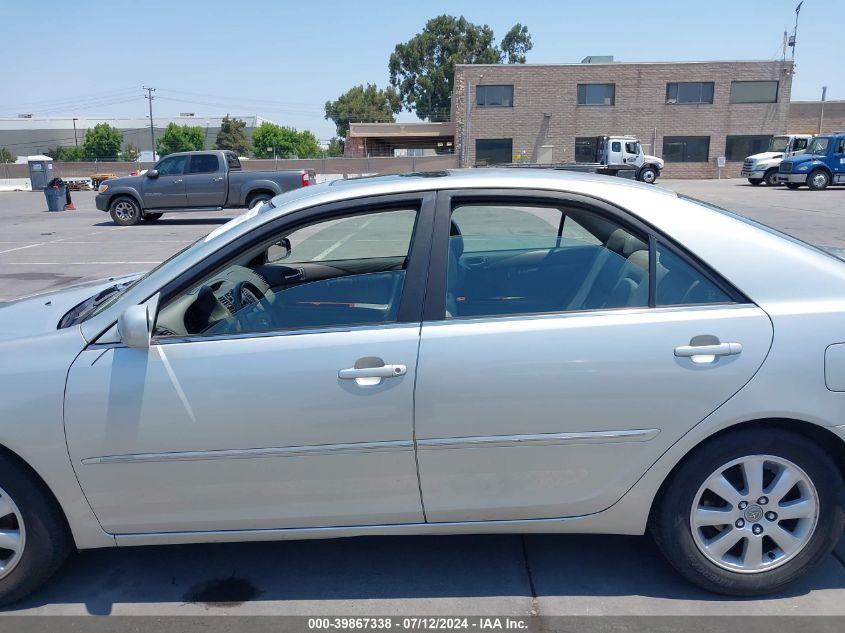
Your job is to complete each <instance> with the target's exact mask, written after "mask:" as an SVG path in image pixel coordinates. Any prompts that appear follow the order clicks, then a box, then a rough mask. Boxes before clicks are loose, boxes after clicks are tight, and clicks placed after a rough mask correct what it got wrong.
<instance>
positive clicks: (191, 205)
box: [96, 151, 315, 226]
mask: <svg viewBox="0 0 845 633" xmlns="http://www.w3.org/2000/svg"><path fill="white" fill-rule="evenodd" d="M314 176H315V174H314V171H313V170H307V169H300V170H289V171H242V170H241V162H240V160H238V156H237V154H235V153H234V152H230V151H212V152H181V153H177V154H170V155H169V156H165V157H164V158H162V159H161V160H160V161H158V163H156V165H155V167H153V168H152V169H150V170H149V171H147V172H145V173H143V174H141V175H140V176H125V177H123V178H112V179H109V180H106V181H105V182H102V183H100V186H99V189H98V193H97V198H96V204H97V208H98V209H99V210H100V211H108V213H109V214H110V215H111V219H112V220H113V221H114V223H115V224H119V225H120V226H132V225H133V224H138V223H139V222H140V221H141V220H145V221H148V222H153V221H155V220H158V219H159V218H160V217H161V216H162V215H163V214H165V213H168V212H174V211H220V210H223V209H242V208H244V207H246V208H249V209H251V208H252V207H254V206H255V205H257V204H260V203H262V202H264V201H266V200H270V199H271V198H273V197H274V196H277V195H279V194H280V193H284V192H286V191H290V190H292V189H298V188H300V187H307V186H308V185H311V184H314Z"/></svg>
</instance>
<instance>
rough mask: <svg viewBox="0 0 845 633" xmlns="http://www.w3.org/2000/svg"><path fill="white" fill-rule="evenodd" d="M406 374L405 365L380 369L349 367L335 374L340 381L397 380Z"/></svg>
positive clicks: (384, 366)
mask: <svg viewBox="0 0 845 633" xmlns="http://www.w3.org/2000/svg"><path fill="white" fill-rule="evenodd" d="M406 373H408V368H407V367H406V366H405V365H382V366H381V367H361V368H358V367H350V368H349V369H341V370H339V371H338V372H337V377H338V378H340V379H341V380H358V379H359V378H397V377H398V376H404V375H405V374H406Z"/></svg>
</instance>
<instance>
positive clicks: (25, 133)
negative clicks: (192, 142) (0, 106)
mask: <svg viewBox="0 0 845 633" xmlns="http://www.w3.org/2000/svg"><path fill="white" fill-rule="evenodd" d="M230 118H233V119H240V120H241V121H243V122H245V123H246V128H245V130H244V132H245V133H246V136H247V138H252V131H253V130H254V129H255V128H256V127H257V126H259V125H261V124H262V123H263V122H264V121H266V119H263V118H261V117H259V116H257V115H250V116H240V115H230ZM222 120H223V117H222V116H197V115H195V114H190V113H185V114H183V115H180V116H169V117H168V116H161V117H159V116H156V117H154V118H153V125H154V128H153V131H154V133H155V138H156V139H158V138H159V136H161V134H162V133H163V132H164V128H166V127H167V126H168V124H170V123H176V124H177V125H190V126H196V127H200V128H202V129H203V132H204V136H205V147H206V148H211V146H212V145H214V141H215V140H216V139H217V133H218V132H219V131H220V125H221V122H222ZM99 123H108V124H109V125H111V126H112V127H115V128H117V129H118V130H120V132H122V133H123V143H124V146H125V145H127V144H132V145H134V146H135V147H137V148H138V149H139V150H141V151H142V152H143V151H147V152H149V151H151V150H152V147H151V140H150V119H149V117H124V118H81V117H78V118H69V117H64V118H41V117H37V116H34V115H28V114H21V115H18V116H17V117H14V118H0V147H5V148H7V149H8V150H9V151H10V152H12V153H13V154H15V155H17V156H27V155H31V154H43V153H44V152H46V151H48V150H50V149H52V148H54V147H71V146H73V145H82V144H83V143H84V142H85V132H86V130H88V129H91V128H93V127H94V126H95V125H97V124H99Z"/></svg>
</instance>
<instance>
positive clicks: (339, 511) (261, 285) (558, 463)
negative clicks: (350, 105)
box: [0, 169, 845, 602]
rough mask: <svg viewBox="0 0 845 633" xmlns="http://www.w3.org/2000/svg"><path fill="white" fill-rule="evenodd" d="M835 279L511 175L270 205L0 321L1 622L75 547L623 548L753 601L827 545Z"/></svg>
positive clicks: (545, 179)
mask: <svg viewBox="0 0 845 633" xmlns="http://www.w3.org/2000/svg"><path fill="white" fill-rule="evenodd" d="M843 414H845V263H843V262H841V261H840V260H838V259H836V258H834V257H832V256H830V255H828V254H826V253H824V252H821V251H819V250H816V249H814V248H812V247H810V246H807V245H806V244H803V243H801V242H798V241H797V240H795V239H792V238H790V237H788V236H785V235H782V234H779V233H776V232H775V231H773V230H770V229H768V228H766V227H764V226H761V225H757V224H754V223H752V222H750V221H748V220H745V219H743V218H741V217H738V216H736V215H733V214H731V213H729V212H727V211H724V210H720V209H716V208H713V207H710V206H707V205H705V204H702V203H699V202H696V201H693V200H689V199H683V198H681V197H679V196H676V195H675V194H673V193H671V192H668V191H664V190H661V189H659V188H656V187H654V186H645V185H640V184H636V183H629V182H625V181H621V180H617V179H611V178H604V177H599V176H586V175H574V174H569V175H567V174H561V173H557V172H545V171H532V170H492V169H491V170H470V171H456V172H444V173H436V174H415V175H406V176H390V177H378V178H367V179H361V180H358V181H340V182H336V183H332V184H330V185H321V186H317V187H308V188H306V189H301V190H299V191H296V192H292V193H290V194H285V195H283V196H279V197H277V198H275V199H274V200H272V201H271V202H268V203H266V204H264V205H262V206H261V207H256V208H254V209H252V210H251V211H249V212H247V213H246V214H245V215H243V216H240V217H239V218H236V219H235V220H233V221H231V222H229V223H228V224H226V225H224V226H222V227H220V228H218V229H216V230H214V231H213V232H212V233H211V234H209V235H208V236H207V237H206V238H204V239H202V240H200V241H199V242H197V243H195V244H194V245H192V246H190V247H189V248H187V249H185V250H184V251H182V252H180V253H177V254H176V255H174V256H173V257H172V258H171V259H169V260H168V261H166V262H164V263H163V264H161V265H160V266H159V267H157V268H155V269H154V270H152V271H150V272H149V273H147V274H145V275H142V276H132V277H123V278H113V279H110V280H107V281H103V282H100V283H96V284H89V285H87V286H79V287H74V288H70V289H67V290H64V291H61V292H58V293H54V294H51V295H41V296H37V297H31V298H28V299H23V300H19V301H16V302H11V303H8V304H4V305H2V307H0V445H2V446H0V596H1V598H0V599H2V600H3V601H5V602H10V601H13V600H16V599H19V598H21V597H22V596H24V595H25V594H27V593H28V592H30V591H32V590H33V589H34V588H36V587H37V586H38V585H39V584H41V583H42V582H44V581H45V580H46V579H47V578H48V577H49V576H50V574H51V573H52V572H53V571H55V569H56V568H57V567H58V566H59V565H60V564H61V562H62V561H63V559H64V558H65V556H66V554H67V553H68V552H69V551H70V550H72V549H73V548H78V549H86V548H97V547H114V546H129V545H150V544H167V543H188V542H223V541H246V540H271V539H291V538H300V539H301V538H327V537H340V536H355V535H362V534H434V533H438V534H442V533H449V534H454V533H483V532H558V533H576V532H582V533H583V532H589V533H612V534H644V533H646V532H649V533H650V534H651V535H652V536H653V537H654V538H655V540H656V541H657V542H658V543H659V545H660V547H661V548H662V550H663V552H664V553H665V555H666V557H667V558H668V560H669V561H670V562H671V564H672V565H673V566H674V567H675V568H676V569H677V570H678V572H680V574H682V575H683V576H685V577H686V578H687V579H689V580H690V581H692V582H693V583H696V584H697V585H700V586H701V587H704V588H706V589H709V590H712V591H716V592H721V593H728V594H739V595H754V594H761V593H765V592H771V591H776V590H779V589H781V588H782V587H784V586H785V585H786V584H788V583H789V582H791V581H792V580H794V579H795V578H796V577H798V576H799V575H801V574H802V573H804V572H805V571H807V570H808V569H810V568H811V567H812V566H813V565H815V564H816V563H818V562H819V560H821V559H822V558H823V557H824V556H825V555H826V554H827V553H828V552H829V551H830V549H831V548H832V547H833V545H834V543H835V542H836V540H837V538H838V537H839V534H840V532H841V530H842V527H843V516H845V513H843V500H845V489H843V466H845V415H843Z"/></svg>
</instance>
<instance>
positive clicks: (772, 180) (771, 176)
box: [763, 167, 780, 187]
mask: <svg viewBox="0 0 845 633" xmlns="http://www.w3.org/2000/svg"><path fill="white" fill-rule="evenodd" d="M763 182H765V183H766V186H767V187H777V186H778V185H779V184H780V183H779V182H778V170H777V168H776V167H772V168H771V169H769V170H768V171H767V172H766V173H765V175H764V176H763Z"/></svg>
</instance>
